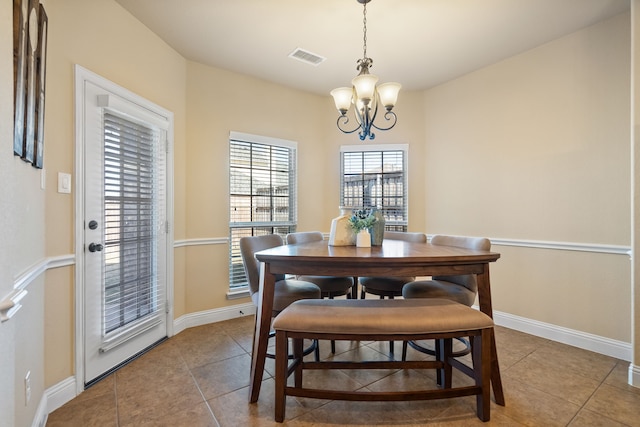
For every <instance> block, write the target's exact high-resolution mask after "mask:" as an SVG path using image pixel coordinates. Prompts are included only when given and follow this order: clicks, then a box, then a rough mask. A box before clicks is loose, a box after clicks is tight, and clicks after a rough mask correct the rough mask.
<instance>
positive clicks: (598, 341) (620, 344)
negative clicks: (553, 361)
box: [493, 311, 640, 384]
mask: <svg viewBox="0 0 640 427" xmlns="http://www.w3.org/2000/svg"><path fill="white" fill-rule="evenodd" d="M493 320H494V322H495V324H496V325H498V326H504V327H506V328H509V329H515V330H517V331H520V332H525V333H527V334H531V335H535V336H538V337H542V338H547V339H550V340H552V341H557V342H559V343H562V344H568V345H571V346H574V347H578V348H582V349H585V350H589V351H593V352H596V353H600V354H604V355H606V356H611V357H615V358H616V359H621V360H625V361H627V362H630V361H631V360H632V358H633V348H632V346H631V343H628V342H624V341H617V340H613V339H609V338H604V337H601V336H598V335H593V334H588V333H586V332H581V331H576V330H573V329H568V328H563V327H562V326H557V325H552V324H550V323H544V322H539V321H537V320H532V319H527V318H524V317H520V316H515V315H513V314H509V313H502V312H499V311H494V312H493ZM629 375H630V378H631V374H629ZM635 375H636V381H637V384H640V372H638V371H637V372H636V374H635Z"/></svg>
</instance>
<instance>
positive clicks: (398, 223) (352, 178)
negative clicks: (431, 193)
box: [340, 145, 409, 231]
mask: <svg viewBox="0 0 640 427" xmlns="http://www.w3.org/2000/svg"><path fill="white" fill-rule="evenodd" d="M340 151H341V153H340V154H341V172H342V173H341V179H340V194H341V196H340V204H341V205H342V206H347V207H353V208H361V207H364V208H372V207H375V208H377V209H378V210H380V211H381V212H382V214H383V215H384V219H385V222H386V224H385V228H386V229H387V230H395V231H407V224H408V219H407V211H408V206H409V203H408V200H407V151H408V150H407V146H406V145H385V146H383V145H349V146H342V147H341V149H340Z"/></svg>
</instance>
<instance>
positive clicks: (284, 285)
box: [240, 234, 321, 360]
mask: <svg viewBox="0 0 640 427" xmlns="http://www.w3.org/2000/svg"><path fill="white" fill-rule="evenodd" d="M283 244H284V241H283V240H282V237H280V236H279V235H277V234H266V235H262V236H247V237H242V238H241V239H240V253H241V255H242V265H243V266H244V272H245V274H246V276H247V281H248V282H249V293H250V295H251V300H252V301H253V304H254V305H255V306H256V307H259V304H260V301H259V290H260V262H259V261H258V260H257V259H256V257H255V253H256V252H259V251H263V250H265V249H271V248H275V247H277V246H282V245H283ZM319 298H321V292H320V288H319V287H318V286H317V285H315V284H314V283H311V282H306V281H303V280H297V279H286V278H285V276H284V274H279V275H276V283H275V288H274V296H273V310H272V312H271V317H276V316H277V315H278V313H280V312H281V311H282V310H284V309H285V308H287V307H288V306H289V305H290V304H291V303H293V302H294V301H298V300H303V299H319ZM256 319H257V317H256ZM269 336H270V337H272V336H275V332H271V333H270V334H269ZM312 351H315V353H316V354H315V356H316V360H318V359H319V352H318V343H317V342H315V341H314V342H313V343H312V344H311V346H309V347H308V348H307V349H305V354H309V353H311V352H312ZM267 357H270V358H273V357H274V355H273V354H269V353H267Z"/></svg>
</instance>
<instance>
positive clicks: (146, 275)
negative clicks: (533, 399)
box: [82, 82, 170, 384]
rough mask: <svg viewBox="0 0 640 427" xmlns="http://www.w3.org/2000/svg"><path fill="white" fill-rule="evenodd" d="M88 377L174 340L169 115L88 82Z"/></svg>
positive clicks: (85, 194) (85, 276) (93, 377)
mask: <svg viewBox="0 0 640 427" xmlns="http://www.w3.org/2000/svg"><path fill="white" fill-rule="evenodd" d="M84 91H85V96H84V103H85V104H84V122H85V126H84V183H83V184H84V189H83V190H84V191H83V205H84V215H83V216H84V218H83V222H84V226H83V240H84V251H83V260H82V261H83V262H82V264H83V273H84V274H83V281H84V283H83V288H84V379H85V384H90V383H92V382H94V381H96V380H98V379H100V378H101V377H102V376H103V375H105V374H108V373H109V372H111V371H112V370H114V369H115V368H117V367H119V366H120V365H122V364H123V363H126V362H127V361H128V360H130V359H131V358H132V357H135V356H136V355H137V354H138V353H140V352H142V351H144V350H145V349H147V348H149V347H150V346H153V345H154V344H155V343H157V342H158V341H159V340H162V339H163V338H164V337H166V336H167V313H168V310H167V243H168V237H167V236H168V220H167V167H166V165H167V152H168V142H167V132H168V129H169V128H170V126H169V124H170V122H168V121H167V118H166V117H163V116H162V115H159V114H157V113H156V112H153V111H152V110H149V109H148V108H146V107H145V106H143V105H140V104H139V103H136V102H135V101H134V102H132V101H131V100H128V99H126V97H122V96H120V95H118V94H115V93H112V92H110V91H108V90H105V88H104V87H101V86H99V85H94V84H92V83H89V82H85V84H84Z"/></svg>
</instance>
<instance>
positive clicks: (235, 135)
mask: <svg viewBox="0 0 640 427" xmlns="http://www.w3.org/2000/svg"><path fill="white" fill-rule="evenodd" d="M234 142H238V143H243V144H250V145H251V146H252V147H253V146H255V147H258V148H264V147H269V148H270V149H273V148H276V149H280V150H282V149H284V150H287V151H288V153H289V154H288V170H287V171H288V184H287V185H288V189H287V195H286V198H287V199H288V205H287V210H288V218H287V219H286V220H282V219H273V213H274V212H276V211H278V210H280V211H282V206H279V205H278V204H277V203H276V202H275V201H276V200H277V198H274V195H275V194H274V193H273V189H274V186H273V181H270V183H271V186H270V187H269V189H270V194H268V195H260V194H257V193H256V194H253V191H254V188H253V183H252V178H251V177H252V176H253V175H250V177H249V182H248V183H245V185H247V184H248V186H249V194H246V193H243V194H240V193H234V192H232V186H233V185H234V184H235V183H234V179H233V169H234V167H237V166H234V158H233V157H232V156H233V144H234ZM297 146H298V144H297V142H296V141H289V140H285V139H279V138H272V137H266V136H260V135H252V134H247V133H241V132H235V131H231V132H230V133H229V211H228V212H229V259H228V261H229V291H228V293H227V298H229V299H233V298H241V297H244V296H247V295H248V292H249V286H248V283H247V282H246V277H245V276H244V268H243V266H242V258H241V255H240V248H239V244H238V242H239V240H240V237H242V236H238V233H237V231H238V230H240V229H247V231H249V233H247V234H246V235H253V236H255V235H263V234H274V233H275V234H280V235H281V236H283V237H284V236H285V235H286V234H287V233H291V232H294V231H295V230H296V227H297V223H298V209H297V203H298V194H297V188H298V185H297V184H298V182H297V180H298V168H297V164H298V158H297V154H298V152H297V148H298V147H297ZM272 154H273V153H272ZM238 162H240V159H238ZM246 169H247V170H248V171H250V172H251V173H252V174H253V172H255V171H256V170H260V171H261V172H263V173H264V172H265V171H268V172H269V177H270V179H271V178H272V177H273V174H274V172H280V173H281V172H282V170H277V169H275V168H273V166H272V164H271V167H270V168H269V169H264V168H253V166H252V165H251V166H249V167H247V168H246ZM234 194H235V195H236V196H239V197H240V196H248V197H249V198H250V199H251V202H250V203H249V207H250V209H251V211H250V215H251V216H253V215H254V214H255V212H254V208H257V209H259V208H260V206H259V203H257V202H256V204H254V201H253V199H254V198H258V197H261V196H262V197H264V196H268V199H269V201H270V202H269V206H266V208H268V209H267V210H265V209H264V208H265V207H263V209H262V211H263V212H271V214H272V220H268V221H264V220H260V221H257V220H251V218H250V220H249V221H246V220H243V221H238V220H235V219H234V218H233V214H232V209H234V206H233V198H234ZM263 200H265V199H263ZM239 279H242V280H239Z"/></svg>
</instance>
